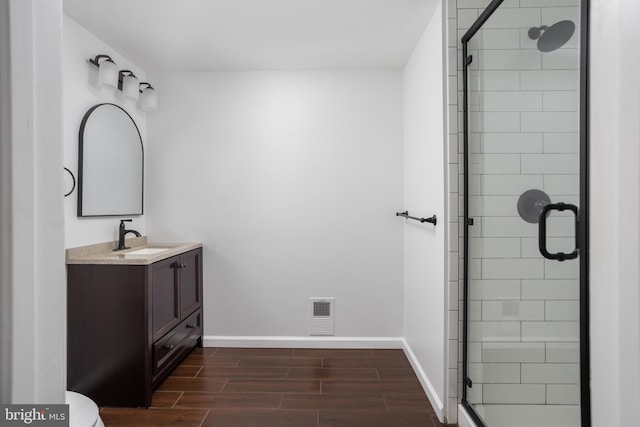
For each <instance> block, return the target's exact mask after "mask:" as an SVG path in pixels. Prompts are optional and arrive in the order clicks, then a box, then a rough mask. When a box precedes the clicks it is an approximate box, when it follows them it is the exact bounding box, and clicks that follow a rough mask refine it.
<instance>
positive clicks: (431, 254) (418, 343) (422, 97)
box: [404, 6, 448, 420]
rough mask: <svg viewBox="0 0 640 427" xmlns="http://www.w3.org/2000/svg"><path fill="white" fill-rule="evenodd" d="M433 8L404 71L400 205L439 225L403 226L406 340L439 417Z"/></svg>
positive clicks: (441, 332) (438, 150) (441, 257)
mask: <svg viewBox="0 0 640 427" xmlns="http://www.w3.org/2000/svg"><path fill="white" fill-rule="evenodd" d="M442 20H443V19H442V7H441V6H438V8H437V9H436V11H435V12H434V14H433V17H432V18H431V20H430V21H429V24H428V25H427V27H426V30H425V32H424V34H423V36H422V38H421V39H420V42H419V43H418V45H417V46H416V48H415V50H414V52H413V54H412V56H411V58H410V59H409V61H408V62H407V65H406V67H405V70H404V207H405V209H408V210H409V213H410V214H412V215H415V216H418V217H427V216H431V214H433V213H435V214H436V215H437V217H438V225H437V226H436V227H433V226H432V225H430V224H426V223H425V224H421V223H419V222H415V221H408V220H407V221H406V224H405V225H404V337H405V340H406V343H407V345H408V347H409V348H410V350H411V351H412V353H413V355H414V356H415V359H414V360H413V362H414V363H415V364H417V365H418V371H419V372H418V373H419V374H420V376H421V380H423V384H426V385H427V392H428V395H429V398H430V400H431V403H432V405H433V406H434V408H435V409H436V411H437V412H438V416H439V418H440V419H441V420H442V418H443V415H444V408H443V406H444V402H445V401H446V397H447V396H446V388H445V379H444V378H445V372H446V365H445V340H446V336H445V330H446V321H445V317H446V315H445V314H446V313H447V311H446V299H445V289H446V284H447V281H446V278H445V254H446V253H447V248H446V246H445V238H446V229H447V227H446V225H447V218H448V215H447V212H446V210H445V191H446V184H445V176H444V174H445V170H444V165H445V152H444V144H445V140H444V122H443V121H444V111H443V110H444V93H443V91H444V89H443V85H444V80H443V79H444V74H443V73H444V70H443V61H442V51H443V34H442V30H443V27H442Z"/></svg>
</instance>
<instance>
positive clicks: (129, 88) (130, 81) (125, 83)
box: [122, 76, 140, 100]
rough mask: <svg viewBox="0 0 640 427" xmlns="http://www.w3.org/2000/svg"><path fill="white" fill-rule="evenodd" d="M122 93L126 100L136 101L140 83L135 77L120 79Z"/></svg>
mask: <svg viewBox="0 0 640 427" xmlns="http://www.w3.org/2000/svg"><path fill="white" fill-rule="evenodd" d="M122 93H123V94H124V96H126V97H127V98H131V99H136V100H137V99H138V97H139V96H140V81H139V80H138V78H137V77H135V76H124V77H123V78H122Z"/></svg>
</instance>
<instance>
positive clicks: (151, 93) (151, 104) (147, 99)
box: [140, 87, 158, 111]
mask: <svg viewBox="0 0 640 427" xmlns="http://www.w3.org/2000/svg"><path fill="white" fill-rule="evenodd" d="M140 104H141V106H142V109H143V110H146V111H149V110H155V109H157V108H158V94H157V93H156V91H155V89H154V88H152V87H146V88H144V89H142V94H141V95H140Z"/></svg>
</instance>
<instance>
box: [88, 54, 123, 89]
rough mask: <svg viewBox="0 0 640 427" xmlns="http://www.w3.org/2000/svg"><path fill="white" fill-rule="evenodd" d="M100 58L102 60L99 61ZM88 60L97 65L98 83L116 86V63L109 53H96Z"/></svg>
mask: <svg viewBox="0 0 640 427" xmlns="http://www.w3.org/2000/svg"><path fill="white" fill-rule="evenodd" d="M101 60H102V61H101ZM89 62H90V63H91V64H93V65H95V66H96V67H98V83H99V84H100V86H107V87H111V88H113V89H115V88H116V87H117V86H118V64H116V63H115V61H114V60H113V59H111V57H110V56H109V55H96V57H95V58H93V59H89Z"/></svg>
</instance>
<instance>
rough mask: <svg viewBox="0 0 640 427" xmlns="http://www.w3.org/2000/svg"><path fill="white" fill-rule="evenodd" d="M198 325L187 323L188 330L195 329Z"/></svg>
mask: <svg viewBox="0 0 640 427" xmlns="http://www.w3.org/2000/svg"><path fill="white" fill-rule="evenodd" d="M195 327H196V325H192V324H190V323H187V328H188V329H195Z"/></svg>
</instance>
